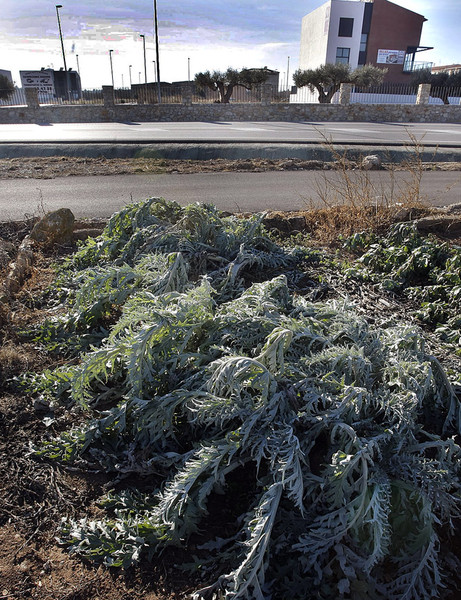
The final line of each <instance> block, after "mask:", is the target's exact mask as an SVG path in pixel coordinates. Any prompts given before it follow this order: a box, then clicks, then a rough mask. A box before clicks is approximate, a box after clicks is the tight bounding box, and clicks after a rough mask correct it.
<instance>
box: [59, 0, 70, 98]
mask: <svg viewBox="0 0 461 600" xmlns="http://www.w3.org/2000/svg"><path fill="white" fill-rule="evenodd" d="M60 8H62V4H56V17H57V19H58V29H59V39H60V40H61V50H62V60H63V62H64V72H65V74H66V96H67V98H69V91H70V85H69V73H68V71H67V64H66V53H65V52H64V40H63V39H62V30H61V19H60V17H59V9H60Z"/></svg>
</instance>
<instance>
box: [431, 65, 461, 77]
mask: <svg viewBox="0 0 461 600" xmlns="http://www.w3.org/2000/svg"><path fill="white" fill-rule="evenodd" d="M460 71H461V65H442V66H440V67H432V73H448V75H455V74H456V73H459V72H460Z"/></svg>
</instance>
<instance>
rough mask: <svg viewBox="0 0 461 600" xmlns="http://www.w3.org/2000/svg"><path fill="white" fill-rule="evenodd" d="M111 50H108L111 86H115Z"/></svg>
mask: <svg viewBox="0 0 461 600" xmlns="http://www.w3.org/2000/svg"><path fill="white" fill-rule="evenodd" d="M112 52H113V50H109V61H110V74H111V77H112V87H115V86H114V68H113V66H112Z"/></svg>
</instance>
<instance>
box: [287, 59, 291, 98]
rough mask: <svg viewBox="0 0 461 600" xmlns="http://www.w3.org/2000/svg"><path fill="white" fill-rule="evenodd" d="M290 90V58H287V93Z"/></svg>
mask: <svg viewBox="0 0 461 600" xmlns="http://www.w3.org/2000/svg"><path fill="white" fill-rule="evenodd" d="M289 88H290V57H288V62H287V91H288V89H289Z"/></svg>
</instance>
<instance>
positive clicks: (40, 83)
mask: <svg viewBox="0 0 461 600" xmlns="http://www.w3.org/2000/svg"><path fill="white" fill-rule="evenodd" d="M19 75H20V76H21V84H22V87H23V88H31V87H33V88H37V89H38V91H39V93H44V94H53V95H54V76H53V71H52V69H49V70H46V71H19Z"/></svg>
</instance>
